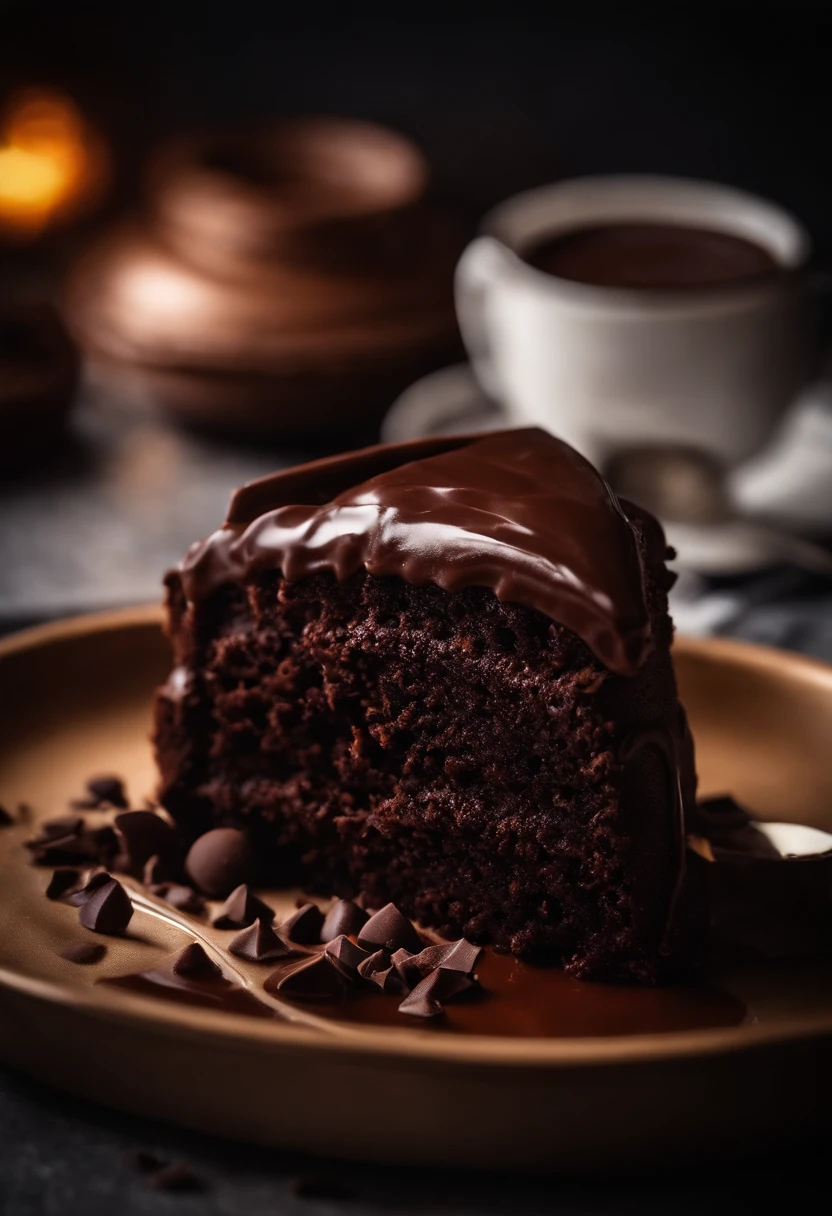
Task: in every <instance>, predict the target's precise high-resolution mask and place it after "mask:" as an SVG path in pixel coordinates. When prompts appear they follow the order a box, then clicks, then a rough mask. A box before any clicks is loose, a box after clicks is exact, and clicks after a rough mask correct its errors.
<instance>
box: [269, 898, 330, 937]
mask: <svg viewBox="0 0 832 1216" xmlns="http://www.w3.org/2000/svg"><path fill="white" fill-rule="evenodd" d="M323 923H324V915H323V912H321V909H320V908H319V907H318V905H317V904H304V905H303V907H302V908H298V910H297V912H293V913H292V915H291V916H290V917H289V919H288V920H285V921H284V922H283V924H282V925H281V926H280V935H281V937H285V938H287V939H288V940H289V941H290V942H297V943H298V945H301V946H315V945H317V944H318V942H320V940H321V929H322V928H323Z"/></svg>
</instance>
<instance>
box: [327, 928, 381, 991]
mask: <svg viewBox="0 0 832 1216" xmlns="http://www.w3.org/2000/svg"><path fill="white" fill-rule="evenodd" d="M324 954H325V955H326V957H327V958H328V959H329V961H330V962H331V963H332V965H333V967H335V968H337V970H338V971H340V972H341V974H342V975H343V976H344V978H345V979H347V980H349V981H350V983H351V984H354V983H356V981H357V980H358V968H359V967H360V966H361V964H362V963H363V962H364V961H365V959H367V958H369V957H370V956H369V954H368V952H367V951H366V950H362V949H361V947H360V946H356V945H355V944H354V942H351V941H350V939H349V938H348V937H347V936H346V935H345V934H343V933H342V934H341V936H340V937H336V938H335V940H334V941H332V942H328V943H327V945H326V948H325V950H324Z"/></svg>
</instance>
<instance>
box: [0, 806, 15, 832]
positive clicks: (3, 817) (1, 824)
mask: <svg viewBox="0 0 832 1216" xmlns="http://www.w3.org/2000/svg"><path fill="white" fill-rule="evenodd" d="M16 822H17V820H16V819H15V818H14V816H13V815H12V813H11V811H7V810H6V808H5V807H4V806H2V805H0V828H10V827H11V826H12V824H13V823H16Z"/></svg>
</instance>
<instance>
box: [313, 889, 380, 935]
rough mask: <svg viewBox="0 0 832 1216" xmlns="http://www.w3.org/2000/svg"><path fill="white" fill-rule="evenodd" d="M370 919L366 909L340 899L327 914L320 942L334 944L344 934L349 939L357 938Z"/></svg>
mask: <svg viewBox="0 0 832 1216" xmlns="http://www.w3.org/2000/svg"><path fill="white" fill-rule="evenodd" d="M369 919H370V918H369V915H368V914H367V913H366V912H365V911H364V909H363V908H359V906H358V904H357V903H355V902H354V901H353V900H351V899H339V900H338V902H337V903H334V904H333V905H332V907H331V908H330V909H329V911H328V912H327V914H326V917H325V919H324V924H323V928H322V929H321V936H320V940H321V941H322V942H332V941H334V940H335V938H336V937H340V936H341V934H342V933H345V934H346V935H347V937H355V935H356V934H357V933H358V932H359V931H360V930H361V929H362V927H363V926H364V925H366V923H367V921H368V920H369Z"/></svg>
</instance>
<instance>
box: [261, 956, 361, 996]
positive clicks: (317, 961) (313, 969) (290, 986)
mask: <svg viewBox="0 0 832 1216" xmlns="http://www.w3.org/2000/svg"><path fill="white" fill-rule="evenodd" d="M346 989H347V980H346V979H345V977H344V975H343V974H342V972H340V971H339V970H338V969H337V968H336V967H335V966H333V963H332V960H331V959H330V958H328V957H327V955H326V954H319V955H318V956H317V957H316V958H313V960H312V962H311V963H306V964H304V966H302V967H298V968H297V970H295V971H290V972H289V973H288V975H284V976H283V978H282V979H281V980H280V981H279V983H278V985H277V991H278V992H279V993H280V995H281V996H282V997H285V998H286V999H287V1000H289V1001H301V1002H303V1001H310V1002H315V1001H331V1000H335V999H337V998H339V997H343V996H344V994H345V992H346Z"/></svg>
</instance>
